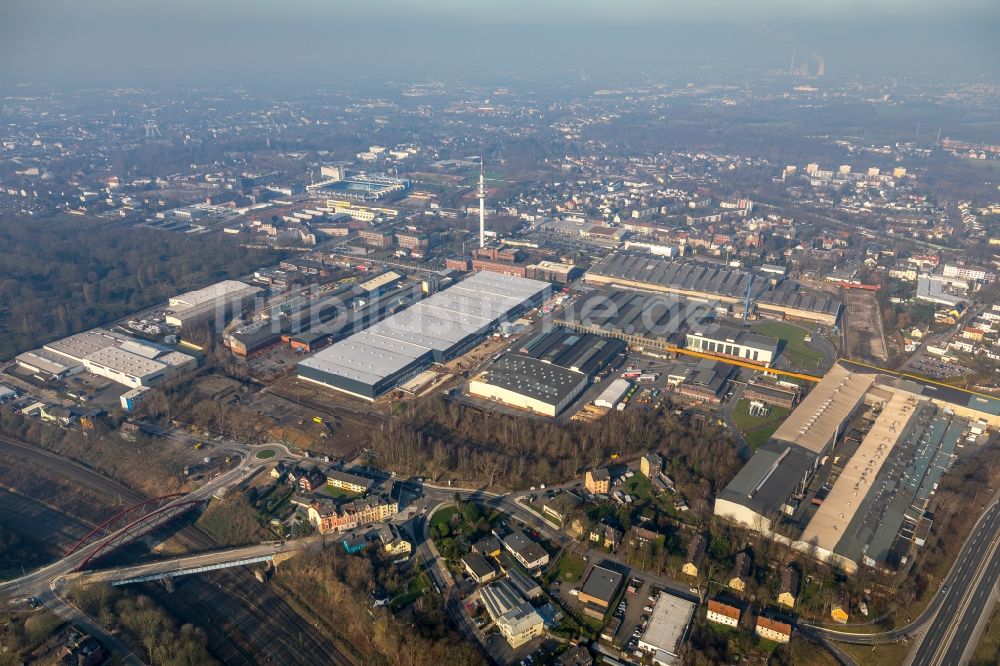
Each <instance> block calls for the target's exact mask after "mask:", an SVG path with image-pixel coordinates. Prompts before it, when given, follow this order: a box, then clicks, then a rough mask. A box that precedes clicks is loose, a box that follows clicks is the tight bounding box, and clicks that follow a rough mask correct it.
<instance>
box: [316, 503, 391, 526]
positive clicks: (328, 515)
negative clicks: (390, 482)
mask: <svg viewBox="0 0 1000 666" xmlns="http://www.w3.org/2000/svg"><path fill="white" fill-rule="evenodd" d="M397 513H399V502H397V501H396V500H394V499H392V498H390V497H389V496H387V495H381V496H372V497H366V498H364V499H356V500H353V501H350V502H345V503H344V504H341V505H339V506H338V505H336V504H335V503H334V502H333V501H332V500H328V499H325V498H317V499H314V500H313V501H312V502H311V503H310V505H309V522H310V523H312V524H313V526H315V527H316V529H317V530H318V531H319V532H321V533H326V532H345V531H347V530H351V529H354V528H355V527H358V526H360V525H370V524H372V523H377V522H379V521H382V520H385V519H387V518H389V517H391V516H394V515H396V514H397Z"/></svg>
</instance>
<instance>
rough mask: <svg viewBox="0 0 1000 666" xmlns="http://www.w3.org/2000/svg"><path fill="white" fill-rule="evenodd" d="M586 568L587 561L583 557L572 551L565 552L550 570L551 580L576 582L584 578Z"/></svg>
mask: <svg viewBox="0 0 1000 666" xmlns="http://www.w3.org/2000/svg"><path fill="white" fill-rule="evenodd" d="M586 568H587V563H586V562H584V561H583V559H581V558H579V557H577V556H576V555H573V554H571V553H563V555H562V557H560V558H559V559H558V560H556V563H555V565H554V566H552V567H551V569H550V570H549V580H550V581H551V580H558V581H561V582H563V583H574V584H575V583H578V582H580V580H581V579H582V578H583V572H584V571H585V570H586Z"/></svg>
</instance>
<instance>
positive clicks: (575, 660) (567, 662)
mask: <svg viewBox="0 0 1000 666" xmlns="http://www.w3.org/2000/svg"><path fill="white" fill-rule="evenodd" d="M593 664H594V658H593V657H592V656H591V654H590V650H588V649H587V648H586V646H584V645H574V646H573V647H571V648H570V649H568V650H566V651H565V652H563V653H562V654H561V655H559V658H558V659H557V660H556V666H593Z"/></svg>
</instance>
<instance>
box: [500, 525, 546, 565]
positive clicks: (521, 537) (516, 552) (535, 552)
mask: <svg viewBox="0 0 1000 666" xmlns="http://www.w3.org/2000/svg"><path fill="white" fill-rule="evenodd" d="M503 545H504V548H506V549H507V551H508V552H509V553H510V554H511V555H513V556H514V559H516V560H517V561H518V562H520V563H521V566H523V567H524V568H525V569H528V570H531V569H537V568H539V567H542V566H545V565H546V564H548V562H549V554H548V553H547V552H545V549H544V548H542V547H541V546H539V545H538V544H537V543H535V542H534V541H532V540H531V539H529V538H528V537H527V535H525V533H524V532H522V531H521V530H514V531H512V532H511V533H510V534H508V535H507V536H505V537H504V538H503Z"/></svg>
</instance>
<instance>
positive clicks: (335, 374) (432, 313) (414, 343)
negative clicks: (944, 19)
mask: <svg viewBox="0 0 1000 666" xmlns="http://www.w3.org/2000/svg"><path fill="white" fill-rule="evenodd" d="M550 289H551V287H550V285H549V284H548V283H545V282H540V281H538V280H529V279H526V278H520V277H513V276H508V275H499V274H496V273H476V274H475V275H472V276H471V277H469V278H467V279H466V280H463V281H462V282H459V283H458V284H456V285H455V286H453V287H450V288H448V289H446V290H444V291H440V292H438V293H436V294H434V295H432V296H431V297H429V298H427V299H426V300H424V301H421V302H419V303H417V304H416V305H413V306H412V307H410V308H408V309H406V310H403V311H402V312H399V313H397V314H394V315H392V316H391V317H388V318H387V319H385V320H383V321H381V322H379V323H378V324H375V325H374V326H372V327H371V328H369V329H367V330H365V331H362V332H360V333H356V334H354V335H352V336H351V337H349V338H347V339H345V340H342V341H340V342H337V343H335V344H334V345H332V346H330V347H328V348H326V349H324V350H323V351H321V352H319V353H317V354H316V355H315V356H313V357H312V358H310V359H307V360H305V361H302V362H300V363H299V364H298V375H299V378H300V379H304V380H306V381H311V382H315V383H318V384H322V385H323V386H327V387H329V388H332V389H336V390H338V391H342V392H344V393H349V394H351V395H355V396H358V397H361V398H364V399H366V400H375V398H377V397H379V396H380V395H382V394H383V393H385V392H386V391H388V390H390V389H392V388H393V387H395V386H398V385H399V384H401V383H403V382H405V381H406V380H408V379H410V378H412V377H414V376H415V375H417V374H418V373H419V372H421V371H422V370H424V369H425V368H427V367H428V366H429V365H431V364H432V363H444V362H447V361H449V360H451V359H453V358H455V357H456V356H460V355H462V354H464V353H465V352H467V351H468V350H470V349H471V348H473V347H474V346H476V345H477V344H479V343H480V342H482V341H483V339H484V338H485V337H486V336H487V335H489V333H490V332H491V331H492V330H494V328H495V327H496V326H497V325H498V324H499V323H500V322H501V321H503V320H506V319H507V318H509V317H516V316H518V315H519V314H520V313H522V312H524V311H525V310H528V309H530V308H532V307H534V306H536V305H538V304H539V303H540V302H541V300H542V299H543V298H544V296H545V295H546V294H547V293H548V292H549V290H550Z"/></svg>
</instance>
